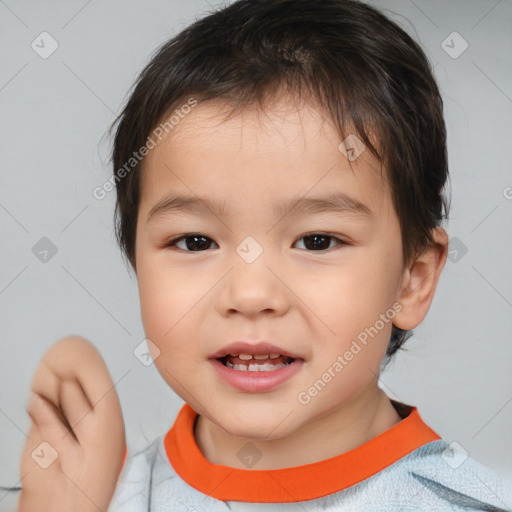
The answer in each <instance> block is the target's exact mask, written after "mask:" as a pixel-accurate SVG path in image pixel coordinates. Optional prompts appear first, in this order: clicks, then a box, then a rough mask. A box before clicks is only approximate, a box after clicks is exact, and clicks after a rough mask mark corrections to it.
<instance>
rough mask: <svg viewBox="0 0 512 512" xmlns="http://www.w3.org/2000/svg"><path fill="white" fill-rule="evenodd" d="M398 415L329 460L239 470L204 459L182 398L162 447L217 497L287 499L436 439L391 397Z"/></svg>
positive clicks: (358, 476) (335, 484)
mask: <svg viewBox="0 0 512 512" xmlns="http://www.w3.org/2000/svg"><path fill="white" fill-rule="evenodd" d="M391 402H392V403H393V405H394V406H395V408H397V410H399V409H401V410H402V411H405V413H402V414H400V410H399V414H400V415H401V416H402V417H403V419H402V420H401V421H400V422H398V423H397V424H396V425H393V427H391V428H390V429H388V430H386V431H385V432H383V433H382V434H380V435H378V436H377V437H374V438H373V439H370V440H369V441H367V442H366V443H364V444H362V445H360V446H358V447H356V448H354V449H352V450H350V451H348V452H346V453H342V454H341V455H337V456H335V457H332V458H330V459H326V460H322V461H319V462H314V463H312V464H305V465H303V466H296V467H291V468H283V469H271V470H252V469H238V468H232V467H228V466H222V465H219V464H212V463H211V462H209V461H208V460H207V459H206V458H205V457H204V455H203V454H202V452H201V451H200V449H199V447H198V446H197V443H196V440H195V437H194V424H195V420H196V418H197V412H196V411H194V409H192V407H190V405H189V404H187V403H185V404H184V405H183V406H182V408H181V409H180V411H179V412H178V415H177V417H176V420H175V422H174V425H173V426H172V428H171V429H170V430H169V431H168V432H167V434H166V435H165V436H164V447H165V451H166V453H167V458H168V459H169V462H170V463H171V465H172V467H173V468H174V470H175V471H176V473H177V474H178V476H180V477H181V478H182V480H184V481H185V482H186V483H187V484H189V485H190V486H192V487H194V488H195V489H197V490H198V491H200V492H202V493H203V494H206V495H208V496H211V497H212V498H215V499H218V500H221V501H246V502H253V503H265V502H267V503H268V502H272V503H286V502H295V501H306V500H312V499H316V498H321V497H322V496H326V495H328V494H333V493H335V492H338V491H341V490H343V489H346V488H347V487H350V486H351V485H354V484H357V483H358V482H361V481H362V480H365V479H366V478H369V477H370V476H372V475H374V474H376V473H378V472H379V471H381V470H383V469H385V468H386V467H388V466H390V465H391V464H393V463H394V462H396V461H397V460H399V459H401V458H402V457H404V456H405V455H407V454H409V453H411V452H412V451H414V450H416V449H417V448H419V447H420V446H423V445H424V444H427V443H429V442H431V441H436V440H438V439H441V438H440V436H439V435H438V434H437V433H436V432H434V431H433V430H432V429H431V428H430V427H429V426H428V425H427V424H426V423H424V421H423V420H422V418H421V417H420V415H419V413H418V411H417V408H416V407H413V406H407V405H406V404H401V403H400V402H395V401H394V400H392V401H391Z"/></svg>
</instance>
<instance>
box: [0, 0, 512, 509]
mask: <svg viewBox="0 0 512 512" xmlns="http://www.w3.org/2000/svg"><path fill="white" fill-rule="evenodd" d="M371 3H372V5H375V6H377V7H379V8H381V9H382V10H383V11H384V12H385V13H386V14H388V15H389V16H390V17H391V18H392V19H394V20H395V21H397V22H398V23H399V24H400V25H401V26H402V27H403V28H404V29H405V30H406V31H408V32H409V33H410V34H411V35H412V36H413V37H414V38H415V39H416V40H418V41H419V42H420V44H421V45H422V47H423V48H424V49H425V51H426V53H427V55H428V57H429V58H430V60H431V61H432V64H433V65H435V73H436V76H437V78H438V81H439V84H440V87H441V92H442V94H443V97H444V100H445V115H446V121H447V126H448V143H449V154H450V157H449V158H450V172H451V189H452V211H451V215H450V216H451V219H450V221H449V224H448V226H447V229H448V232H449V234H450V237H451V246H450V249H451V255H450V261H448V262H447V264H446V267H445V270H444V272H443V275H442V277H441V280H440V283H439V287H438V291H437V294H436V297H435V299H434V303H433V305H432V308H431V310H430V312H429V314H428V316H427V318H426V320H425V321H424V323H423V324H422V325H421V326H420V327H419V328H418V329H416V334H415V336H414V337H413V338H412V339H411V340H410V341H409V342H408V345H407V346H408V349H409V350H408V352H407V353H401V354H399V355H398V356H397V357H396V359H395V362H394V363H391V365H390V367H389V368H388V369H387V370H386V372H385V373H384V374H383V375H382V377H381V384H380V385H381V387H382V388H383V389H384V390H385V391H386V392H387V393H388V394H389V396H390V397H392V398H396V399H398V400H401V401H404V402H406V403H409V404H413V405H416V406H417V407H418V409H419V411H420V413H421V415H422V417H423V418H424V420H425V421H426V422H427V423H428V424H429V425H430V426H431V427H432V428H433V429H434V430H436V431H437V432H438V433H439V434H440V435H441V436H442V437H443V438H444V439H446V440H448V441H457V442H458V443H459V444H460V445H461V446H463V447H464V449H465V450H467V451H468V452H469V454H470V455H471V456H473V457H474V458H476V459H477V460H480V461H481V462H483V463H484V464H487V465H488V466H490V467H492V468H494V469H497V470H499V471H501V472H503V473H505V474H506V475H507V476H508V477H509V478H510V479H511V481H512V428H511V427H512V371H511V364H510V362H511V359H512V267H511V265H510V261H512V238H511V236H510V235H511V227H512V171H511V165H512V164H511V162H512V144H511V140H512V139H511V135H512V130H511V127H510V119H511V117H512V66H511V61H512V57H511V56H512V30H511V28H512V4H511V2H510V1H508V0H500V1H497V0H479V1H476V0H474V1H468V0H450V1H445V0H429V1H428V0H414V1H412V0H382V1H373V2H371ZM215 5H220V4H219V3H217V4H215V3H214V1H213V0H210V4H208V3H206V1H205V0H187V1H185V0H171V1H170V0H165V1H164V0H152V1H149V2H142V1H139V2H130V3H128V2H121V1H120V0H116V1H109V2H106V1H100V0H92V1H89V2H87V1H84V0H73V1H67V2H57V1H56V0H51V1H50V0H46V1H45V2H36V1H35V0H33V1H21V0H17V1H16V0H5V1H3V0H0V55H1V66H0V112H1V114H0V115H1V118H0V119H1V123H0V140H1V148H2V152H1V155H2V158H1V163H0V172H1V184H2V185H1V188H0V230H1V237H2V238H1V240H2V242H1V243H0V313H1V319H0V320H1V321H0V329H1V336H2V341H1V347H2V348H1V356H2V357H1V358H0V390H1V391H0V393H1V397H0V485H19V458H20V455H21V452H22V448H23V445H24V442H25V437H26V433H27V432H28V429H29V425H30V422H29V418H28V415H27V414H26V412H25V405H26V400H27V398H28V392H29V386H30V381H31V378H32V374H33V372H34V370H35V368H36V365H37V363H38V361H39V359H40V358H41V356H42V355H43V353H44V352H45V350H46V349H47V348H48V347H49V346H50V345H51V344H52V343H53V342H55V341H56V340H57V339H59V338H61V337H63V336H65V335H68V334H80V335H82V336H85V337H86V338H88V339H90V340H91V341H93V342H94V343H95V344H96V345H97V347H98V348H99V350H100V352H101V353H102V355H103V357H104V358H105V360H106V363H107V365H108V367H109V369H110V371H111V374H112V378H113V380H114V382H115V383H116V385H117V391H118V393H119V395H120V398H121V402H122V407H123V412H124V415H125V421H126V425H127V440H128V447H129V450H130V452H132V453H133V451H135V450H138V449H141V448H143V447H144V446H145V445H146V444H147V442H148V441H149V440H151V439H153V438H154V437H155V436H157V435H159V434H161V433H162V432H165V431H167V430H168V429H169V428H170V426H171V424H172V422H173V420H174V418H175V416H176V414H177V412H178V410H179V408H180V407H181V405H182V401H181V399H179V398H178V397H177V396H176V395H175V394H174V393H173V392H172V391H171V390H170V389H169V388H168V387H167V385H166V384H165V383H164V381H163V380H162V379H161V377H160V376H159V374H158V373H157V371H156V369H155V368H154V366H144V365H143V364H142V363H141V362H140V361H139V360H138V359H137V358H136V357H135V356H134V354H133V351H134V349H135V348H136V347H137V346H138V345H139V344H140V343H141V341H142V340H143V338H144V332H143V329H142V325H141V322H140V317H139V302H138V291H137V283H136V280H135V278H134V277H132V275H131V274H130V273H128V271H127V269H126V267H125V266H124V264H123V262H122V260H121V256H120V252H119V250H118V248H117V247H116V245H115V241H114V240H115V239H114V235H113V222H112V214H113V205H114V192H111V193H110V194H108V196H107V198H105V199H104V200H102V201H99V200H97V199H95V198H94V197H93V195H92V190H93V188H94V187H96V186H98V185H101V184H103V183H104V181H105V180H106V179H107V178H108V177H109V176H110V174H111V169H110V168H109V167H108V165H107V164H106V163H105V162H106V161H107V157H108V151H109V141H108V139H107V138H106V137H104V135H105V131H106V129H107V127H108V126H109V124H110V123H111V121H112V120H113V119H114V116H115V113H116V112H119V109H120V107H121V105H122V104H123V102H124V100H125V99H126V97H127V92H128V89H129V87H130V86H131V84H132V83H133V81H134V80H135V78H136V75H137V73H138V72H139V71H140V69H141V68H142V66H143V65H144V64H145V63H146V62H147V60H148V59H149V56H150V54H151V52H152V51H153V50H155V49H156V48H157V47H158V46H159V45H160V44H161V43H163V42H164V41H165V40H166V39H167V38H169V37H170V36H172V35H173V34H175V33H176V32H178V31H179V30H181V29H183V28H184V27H185V26H186V25H187V24H189V23H190V22H191V21H193V20H194V19H195V18H197V17H199V16H201V15H202V14H205V13H206V12H207V10H209V9H211V6H215ZM43 31H46V32H48V33H49V34H50V35H51V37H52V38H54V39H55V40H56V41H57V43H58V48H57V50H56V51H55V52H54V53H53V54H52V55H50V56H49V57H48V58H46V59H43V58H42V57H41V56H40V55H39V54H38V53H36V51H35V50H34V49H32V47H31V43H32V41H34V40H35V43H38V44H39V45H40V46H42V43H41V42H40V40H41V37H39V34H41V32H43ZM453 32H457V33H458V34H460V37H462V38H463V39H464V40H465V41H467V43H468V45H469V47H468V48H467V50H466V51H464V52H463V53H462V54H461V55H457V54H458V53H459V52H460V50H461V49H463V44H464V41H463V40H462V39H461V38H460V37H459V36H457V35H453V34H452V33H453ZM451 34H452V35H451ZM44 37H47V36H44ZM443 41H445V42H444V43H443ZM452 41H453V42H452ZM35 43H34V44H35ZM49 48H51V46H50V40H49V39H45V49H46V50H48V49H49ZM38 50H39V51H40V52H41V51H42V49H39V48H38ZM450 53H451V55H450ZM454 57H456V58H454ZM418 143H419V144H429V143H430V142H429V140H420V141H418ZM507 187H509V188H507ZM43 237H47V238H48V239H49V240H51V242H52V244H54V246H55V247H56V249H57V252H56V254H55V255H52V253H51V252H50V253H48V255H47V256H46V260H47V261H41V260H40V259H39V258H38V257H36V255H35V254H34V252H33V247H34V246H36V244H37V243H39V244H44V243H45V242H39V241H40V239H41V238H43ZM46 243H48V242H46ZM38 247H40V246H36V249H37V248H38ZM39 250H41V249H39ZM34 251H35V252H37V251H36V250H34ZM466 251H467V252H466ZM39 256H40V257H44V253H42V254H40V255H39ZM12 503H13V500H12V498H11V496H7V497H5V494H4V493H3V492H2V491H0V510H13V508H14V505H12ZM509 505H511V504H509Z"/></svg>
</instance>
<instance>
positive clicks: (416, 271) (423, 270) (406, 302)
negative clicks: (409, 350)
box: [393, 227, 448, 330]
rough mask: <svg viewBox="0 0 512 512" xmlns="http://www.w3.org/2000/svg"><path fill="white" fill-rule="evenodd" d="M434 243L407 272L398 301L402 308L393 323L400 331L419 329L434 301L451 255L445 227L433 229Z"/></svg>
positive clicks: (404, 275) (405, 272) (403, 278)
mask: <svg viewBox="0 0 512 512" xmlns="http://www.w3.org/2000/svg"><path fill="white" fill-rule="evenodd" d="M432 234H433V238H434V242H433V243H432V244H430V245H429V246H428V247H427V248H426V249H425V250H424V251H423V252H422V253H421V254H420V255H419V256H418V257H417V258H416V259H415V260H414V262H413V263H411V264H410V266H409V268H407V269H406V270H405V271H404V274H403V276H402V282H401V285H400V288H399V293H398V299H397V301H398V302H399V303H400V304H401V305H402V309H401V310H400V312H398V313H397V314H396V315H395V318H394V319H393V324H394V325H396V326H397V327H399V328H400V329H404V330H410V329H414V328H415V327H417V326H418V325H419V324H420V323H421V322H422V321H423V319H424V318H425V316H426V315H427V312H428V310H429V309H430V304H431V303H432V300H433V298H434V293H435V291H436V286H437V282H438V280H439V276H440V275H441V271H442V270H443V267H444V264H445V263H446V256H447V254H448V235H447V234H446V231H445V230H444V229H443V228H439V227H438V228H435V229H433V230H432Z"/></svg>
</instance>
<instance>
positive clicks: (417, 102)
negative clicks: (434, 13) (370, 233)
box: [111, 0, 449, 360]
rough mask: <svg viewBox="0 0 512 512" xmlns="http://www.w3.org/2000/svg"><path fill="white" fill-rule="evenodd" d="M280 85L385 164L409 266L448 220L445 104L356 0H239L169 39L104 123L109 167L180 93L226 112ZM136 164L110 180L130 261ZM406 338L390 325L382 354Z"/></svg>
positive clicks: (420, 68) (386, 26)
mask: <svg viewBox="0 0 512 512" xmlns="http://www.w3.org/2000/svg"><path fill="white" fill-rule="evenodd" d="M278 90H285V91H286V92H288V93H290V94H292V95H294V96H295V97H298V98H307V99H309V100H310V101H314V102H315V104H317V105H320V106H321V108H322V110H323V111H324V112H325V113H327V114H328V115H329V117H330V119H331V120H332V121H333V123H334V126H335V127H336V128H337V129H338V130H339V132H340V135H341V137H342V139H341V140H344V138H345V136H346V135H347V134H348V133H349V132H348V131H347V129H348V127H349V126H350V128H351V130H352V129H353V128H355V130H356V133H357V136H358V137H359V138H360V139H361V140H362V141H363V142H364V144H365V145H366V146H367V147H368V148H369V149H370V151H371V152H372V154H373V155H374V156H375V157H376V158H377V159H378V160H379V162H380V163H381V164H382V165H383V166H384V168H385V169H386V170H387V173H388V180H389V183H390V188H391V195H392V199H393V205H394V207H395V210H396V212H397V215H398V218H399V221H400V227H401V233H402V247H403V261H404V265H407V264H409V263H410V262H411V261H412V260H413V259H414V257H415V256H416V255H417V254H419V253H421V251H422V250H423V249H424V248H425V247H426V246H428V245H429V244H430V243H432V241H433V240H432V229H433V228H435V227H437V226H438V225H440V223H441V221H442V219H443V218H447V216H448V210H449V204H448V201H447V199H446V197H445V196H444V195H443V188H444V186H445V182H446V180H447V179H448V161H447V160H448V159H447V149H446V128H445V123H444V118H443V101H442V99H441V95H440V92H439V89H438V87H437V84H436V81H435V78H434V76H433V71H432V69H431V66H430V63H429V62H428V59H427V57H426V56H425V54H424V52H423V51H422V49H421V48H420V46H419V45H418V44H417V43H416V42H415V41H414V40H413V39H412V38H411V37H410V36H409V35H408V34H407V33H406V32H405V31H404V30H402V29H401V28H400V27H399V26H398V25H396V24H395V23H394V22H392V21H391V20H389V19H388V18H387V17H385V16H384V15H383V14H382V13H380V12H379V11H378V10H376V9H375V8H373V7H370V6H368V5H366V4H364V3H362V2H360V1H357V0H238V1H235V2H234V3H232V4H230V5H228V6H226V7H224V8H221V9H219V10H217V11H215V12H213V13H210V14H209V15H207V16H205V17H203V18H201V19H199V20H198V21H196V22H194V23H193V24H192V25H190V26H189V27H188V28H186V29H185V30H183V31H182V32H180V33H179V34H178V35H176V36H175V37H173V38H172V39H170V40H169V41H168V42H166V43H165V44H164V45H163V46H161V47H160V48H159V49H158V50H157V51H156V52H155V54H154V55H153V57H152V59H151V61H150V62H149V63H148V64H147V66H146V67H145V68H144V69H143V70H142V72H141V73H140V75H139V76H138V78H137V80H136V83H135V84H134V88H133V91H132V93H131V95H130V97H129V99H128V101H127V103H126V105H125V107H124V109H123V111H122V112H121V114H120V115H119V117H118V118H117V119H116V120H115V121H114V123H113V125H112V127H111V130H113V129H114V128H115V127H116V126H117V129H116V132H115V138H114V145H113V151H112V163H113V168H114V174H116V171H117V170H119V169H121V168H122V166H123V165H125V164H126V162H127V161H129V159H130V158H132V156H133V153H134V152H135V151H137V150H138V149H139V148H141V147H142V146H144V144H145V143H146V140H147V137H148V135H149V134H150V133H151V132H152V130H153V129H154V128H155V127H156V126H157V125H158V124H159V123H160V122H161V120H162V119H163V118H164V116H166V115H169V113H170V112H172V111H173V110H174V109H176V108H177V107H178V106H179V105H180V103H183V102H185V101H186V99H187V98H190V97H191V96H193V97H194V98H196V99H197V101H198V102H201V101H205V100H211V99H219V100H224V101H226V102H227V103H228V104H231V105H232V107H233V112H235V111H236V110H240V109H243V108H245V107H246V106H247V105H250V104H259V106H260V108H264V104H265V102H266V100H268V99H270V98H273V97H274V96H275V94H276V93H277V91H278ZM370 134H374V135H375V138H374V140H372V137H371V136H370ZM142 163H143V161H141V162H140V163H137V165H134V167H133V170H132V171H131V172H129V173H127V174H126V173H125V174H126V176H125V177H123V178H122V179H116V189H117V202H116V209H115V212H114V223H115V226H116V237H117V240H118V243H119V245H120V247H121V250H122V252H123V255H124V256H125V257H126V258H127V259H128V261H129V263H130V264H131V265H132V267H133V268H134V269H135V265H136V262H135V234H136V225H137V215H138V205H139V194H140V179H141V173H140V170H141V169H142V167H141V164H142ZM117 176H119V175H117ZM411 334H412V332H411V331H404V330H402V329H399V328H398V327H396V326H393V329H392V335H391V339H390V343H389V346H388V350H387V357H388V360H389V359H390V358H391V356H392V355H393V354H394V353H395V352H396V351H397V350H398V349H399V348H400V347H401V346H402V345H403V343H404V342H405V341H406V339H407V338H408V337H409V336H410V335H411Z"/></svg>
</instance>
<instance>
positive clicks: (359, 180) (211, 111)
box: [141, 98, 389, 213]
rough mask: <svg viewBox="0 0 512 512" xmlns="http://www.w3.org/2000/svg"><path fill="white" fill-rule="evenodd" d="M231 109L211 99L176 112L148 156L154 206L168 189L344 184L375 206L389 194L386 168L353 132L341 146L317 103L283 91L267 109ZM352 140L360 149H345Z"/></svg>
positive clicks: (312, 189) (225, 190) (288, 191)
mask: <svg viewBox="0 0 512 512" xmlns="http://www.w3.org/2000/svg"><path fill="white" fill-rule="evenodd" d="M230 114H232V107H231V105H230V104H228V103H226V102H220V101H218V100H214V101H211V100H210V101H207V102H202V103H199V104H198V105H197V106H195V107H194V108H193V109H191V110H190V111H189V113H187V114H186V115H183V116H181V117H180V118H179V122H177V123H175V124H174V125H173V128H172V130H170V131H169V132H168V133H167V134H165V135H164V136H163V137H162V140H160V141H158V143H157V145H156V147H155V148H154V149H152V150H151V151H150V152H149V154H148V155H147V156H146V158H145V160H144V163H143V170H142V178H141V182H142V183H141V185H142V186H141V200H142V202H143V203H144V206H146V207H147V208H152V207H154V206H155V203H156V201H158V200H162V199H164V197H163V194H164V192H165V191H167V192H170V191H174V192H180V193H182V195H185V194H186V195H188V196H190V195H203V193H206V195H208V194H210V195H215V194H214V193H218V194H219V199H222V198H226V197H228V198H230V203H231V202H233V201H235V200H236V198H237V197H238V196H240V195H243V193H244V192H246V191H247V190H250V191H252V192H253V193H254V194H260V195H261V194H263V195H265V197H267V198H268V197H269V196H272V197H278V196H279V197H283V196H288V197H289V198H293V197H296V196H297V195H308V194H310V195H318V194H317V193H322V192H323V193H326V192H335V191H337V192H344V191H345V190H344V189H345V188H346V189H347V191H348V189H352V190H351V191H352V192H357V194H359V199H360V202H361V203H364V202H366V203H367V204H368V203H373V207H374V209H378V208H380V206H381V205H382V201H383V200H385V199H386V197H385V196H388V195H389V191H388V187H387V180H386V173H385V172H384V171H383V170H382V168H381V166H380V164H379V162H378V161H377V160H376V158H375V157H374V156H373V155H372V154H371V152H370V150H369V149H367V148H365V147H364V145H362V142H361V141H360V138H359V137H357V136H356V134H355V131H351V132H350V131H349V132H347V133H346V134H345V135H347V134H348V135H349V139H348V140H347V143H346V145H343V144H342V141H343V139H342V137H341V135H340V134H339V133H338V130H337V129H336V127H335V126H334V125H333V123H332V122H331V120H330V119H329V118H328V117H327V116H326V115H325V113H323V112H321V111H320V110H319V108H318V107H316V106H315V105H312V104H303V105H301V106H299V107H298V106H297V105H296V103H295V102H294V101H292V100H290V99H289V98H288V99H287V98H284V99H281V100H280V101H279V102H274V103H273V104H272V105H271V106H270V105H269V106H267V108H266V109H265V110H261V109H260V108H258V107H256V106H253V107H247V108H245V109H243V110H242V111H240V112H237V113H236V114H235V115H230ZM174 119H177V118H176V117H175V118H174ZM163 122H165V119H164V121H163ZM354 142H355V144H356V146H357V145H358V144H359V146H358V147H355V150H357V151H361V153H360V154H359V155H358V156H357V158H355V159H351V158H348V157H350V156H351V155H354V153H353V152H352V153H350V152H348V153H347V151H346V149H347V147H348V148H349V149H350V146H354ZM340 144H341V146H340ZM340 149H341V150H340ZM349 184H350V186H349ZM308 191H309V192H308ZM352 196H353V194H352ZM212 199H214V198H213V197H212ZM387 199H389V197H387ZM149 202H152V204H151V205H149V204H148V203H149ZM219 202H220V201H217V203H219ZM377 203H378V204H377ZM275 210H276V209H275ZM276 211H281V213H282V208H279V207H278V208H277V210H276Z"/></svg>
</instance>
